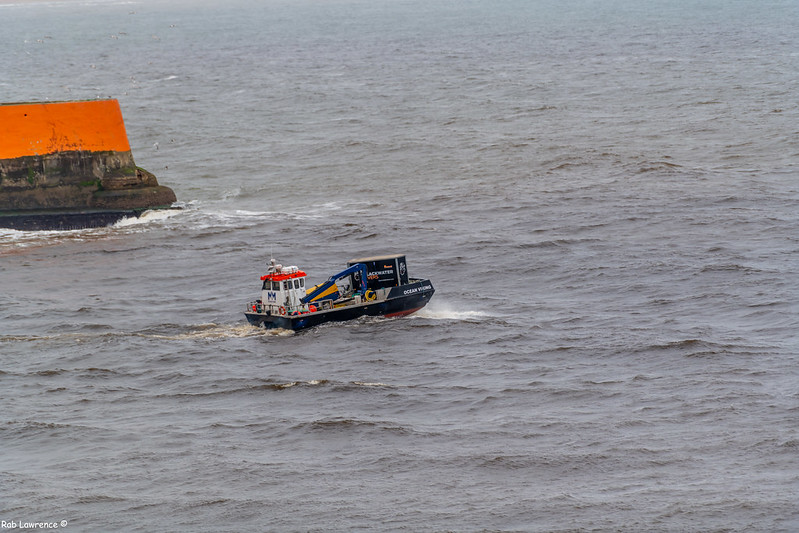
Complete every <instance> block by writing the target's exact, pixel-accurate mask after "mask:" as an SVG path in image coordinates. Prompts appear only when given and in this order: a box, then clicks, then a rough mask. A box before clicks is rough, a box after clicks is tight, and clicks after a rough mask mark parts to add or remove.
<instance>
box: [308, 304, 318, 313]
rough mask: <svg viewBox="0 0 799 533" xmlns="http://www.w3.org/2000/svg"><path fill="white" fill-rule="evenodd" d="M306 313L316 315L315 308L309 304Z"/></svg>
mask: <svg viewBox="0 0 799 533" xmlns="http://www.w3.org/2000/svg"><path fill="white" fill-rule="evenodd" d="M308 311H309V312H311V313H316V306H315V305H313V304H311V305H309V306H308Z"/></svg>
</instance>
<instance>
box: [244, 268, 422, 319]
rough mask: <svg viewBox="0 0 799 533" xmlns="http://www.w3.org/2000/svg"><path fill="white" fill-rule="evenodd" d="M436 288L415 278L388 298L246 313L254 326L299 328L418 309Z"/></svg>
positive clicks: (387, 315) (406, 313)
mask: <svg viewBox="0 0 799 533" xmlns="http://www.w3.org/2000/svg"><path fill="white" fill-rule="evenodd" d="M434 292H435V289H434V288H433V284H432V283H430V280H414V282H413V283H409V284H408V285H401V286H399V287H394V288H392V289H391V292H389V294H388V296H387V297H386V299H385V300H381V301H375V302H364V303H362V304H356V305H349V306H346V307H337V308H334V309H330V310H325V311H316V312H313V313H305V314H301V315H293V316H289V315H273V314H270V313H269V312H264V313H255V312H247V313H244V314H245V316H246V317H247V321H248V322H249V323H250V324H252V325H253V326H260V327H265V328H282V329H290V330H298V329H305V328H310V327H313V326H318V325H319V324H324V323H325V322H343V321H346V320H353V319H356V318H359V317H362V316H384V317H396V316H404V315H409V314H411V313H414V312H416V311H418V310H419V309H421V308H422V307H424V306H425V305H427V303H428V302H429V301H430V298H431V297H432V296H433V293H434Z"/></svg>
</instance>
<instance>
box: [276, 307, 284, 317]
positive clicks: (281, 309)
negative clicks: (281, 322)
mask: <svg viewBox="0 0 799 533" xmlns="http://www.w3.org/2000/svg"><path fill="white" fill-rule="evenodd" d="M277 312H278V313H280V314H281V315H285V314H286V308H285V307H281V308H280V309H278V310H277Z"/></svg>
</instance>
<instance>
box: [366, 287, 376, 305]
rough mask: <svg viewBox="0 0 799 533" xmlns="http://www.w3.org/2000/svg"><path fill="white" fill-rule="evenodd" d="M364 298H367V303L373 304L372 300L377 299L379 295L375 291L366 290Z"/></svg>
mask: <svg viewBox="0 0 799 533" xmlns="http://www.w3.org/2000/svg"><path fill="white" fill-rule="evenodd" d="M363 297H364V298H366V301H367V302H371V301H372V300H374V299H375V298H377V295H376V294H375V291H373V290H372V289H366V292H365V293H363Z"/></svg>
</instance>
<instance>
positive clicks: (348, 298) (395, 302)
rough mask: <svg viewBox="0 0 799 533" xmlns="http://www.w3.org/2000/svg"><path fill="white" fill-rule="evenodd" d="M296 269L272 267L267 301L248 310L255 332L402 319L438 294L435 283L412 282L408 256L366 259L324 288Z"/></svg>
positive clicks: (263, 294)
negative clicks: (309, 282) (367, 319)
mask: <svg viewBox="0 0 799 533" xmlns="http://www.w3.org/2000/svg"><path fill="white" fill-rule="evenodd" d="M305 278H306V274H305V272H303V271H302V270H300V269H299V268H298V267H296V266H283V265H280V264H277V263H276V262H275V260H274V259H272V260H271V261H270V264H269V268H268V270H267V273H266V275H264V276H261V280H262V281H263V286H262V288H261V298H259V299H258V300H256V301H254V302H250V303H248V304H247V310H246V311H245V313H244V314H245V315H246V317H247V321H249V323H250V324H252V325H254V326H261V327H265V328H282V329H288V330H298V329H303V328H308V327H311V326H316V325H318V324H322V323H324V322H333V321H344V320H352V319H354V318H358V317H361V316H382V317H399V316H404V315H409V314H411V313H414V312H416V311H418V310H419V309H421V308H422V307H424V306H425V305H427V302H429V301H430V298H431V297H432V296H433V293H434V292H435V289H433V284H432V283H430V280H429V279H418V278H409V277H408V267H407V264H406V262H405V256H404V255H384V256H378V257H364V258H359V259H352V260H350V261H348V262H347V268H346V269H344V270H342V271H341V272H339V273H337V274H334V275H332V276H330V278H329V279H328V280H327V281H325V282H322V283H320V284H318V285H314V286H306V282H305Z"/></svg>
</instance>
